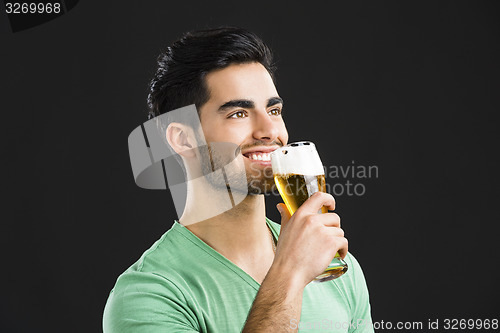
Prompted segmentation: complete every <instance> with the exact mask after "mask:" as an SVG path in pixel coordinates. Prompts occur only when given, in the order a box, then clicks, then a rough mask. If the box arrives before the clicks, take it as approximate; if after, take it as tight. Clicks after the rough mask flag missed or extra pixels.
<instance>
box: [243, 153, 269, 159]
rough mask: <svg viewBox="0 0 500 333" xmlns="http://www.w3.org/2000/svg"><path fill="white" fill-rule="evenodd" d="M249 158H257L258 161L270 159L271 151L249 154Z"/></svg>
mask: <svg viewBox="0 0 500 333" xmlns="http://www.w3.org/2000/svg"><path fill="white" fill-rule="evenodd" d="M248 158H249V159H251V160H257V161H270V160H271V154H269V153H257V154H249V155H248Z"/></svg>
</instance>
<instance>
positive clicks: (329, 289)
mask: <svg viewBox="0 0 500 333" xmlns="http://www.w3.org/2000/svg"><path fill="white" fill-rule="evenodd" d="M158 61H159V67H158V70H157V73H156V75H155V77H154V79H153V80H152V84H151V93H150V96H149V103H150V107H151V112H152V114H153V116H159V115H160V114H163V113H165V112H168V111H170V110H173V109H177V108H181V107H184V106H186V105H190V104H195V105H196V108H197V110H198V113H199V122H200V125H201V126H197V125H193V124H188V123H187V122H181V121H180V122H175V121H172V122H170V123H169V125H168V127H167V128H166V130H165V132H164V135H165V139H166V140H167V141H168V143H169V145H170V147H171V148H172V149H173V150H174V151H175V152H176V153H177V154H178V156H180V158H181V159H182V163H183V166H184V171H185V175H186V177H187V179H188V180H191V181H188V182H187V184H188V185H187V198H186V203H185V208H184V211H183V214H182V216H181V217H180V219H179V222H177V221H176V222H175V223H174V225H173V226H172V228H171V229H170V230H169V231H168V232H167V233H165V234H164V235H163V236H162V237H161V238H160V240H158V241H157V242H156V243H155V244H154V245H153V247H151V248H150V249H149V250H148V251H146V252H145V253H144V254H143V256H142V257H141V258H140V259H139V261H138V262H136V263H135V264H134V265H133V266H131V267H130V268H129V269H128V270H127V271H125V272H124V273H123V274H122V275H121V276H120V277H119V278H118V280H117V282H116V285H115V287H114V288H113V290H112V292H111V293H110V296H109V298H108V302H107V304H106V308H105V311H104V319H103V329H104V332H105V333H113V332H120V333H123V332H241V331H243V332H291V331H297V329H299V328H302V329H306V330H308V331H321V332H323V331H329V332H330V331H335V332H354V331H356V332H372V331H373V329H372V326H371V325H370V324H371V315H370V304H369V300H368V291H367V287H366V283H365V280H364V276H363V273H362V271H361V268H360V266H359V264H358V263H357V261H356V259H355V258H354V257H353V256H352V255H351V254H349V253H347V240H346V239H345V238H344V232H343V231H342V229H341V228H340V219H339V217H338V215H336V214H335V213H327V214H318V210H319V209H320V208H321V207H322V206H326V207H328V209H330V210H334V209H335V201H334V199H333V197H332V196H331V195H329V194H325V193H316V194H314V195H313V196H312V197H311V198H309V199H308V200H307V201H306V202H305V203H304V204H303V205H302V206H301V207H300V208H299V209H298V210H297V211H296V212H295V214H293V216H290V214H289V213H288V211H287V209H286V207H285V206H284V205H283V204H279V205H278V210H279V211H280V213H281V216H282V220H281V226H280V225H279V224H276V223H274V222H272V221H270V220H268V219H266V216H265V202H264V195H263V194H265V193H266V192H268V191H270V190H271V187H272V184H273V180H272V175H271V173H270V172H269V171H270V162H269V159H268V154H269V153H270V152H272V151H273V150H275V149H276V148H278V147H280V146H283V145H285V144H286V143H287V141H288V133H287V130H286V127H285V124H284V122H283V118H282V115H281V113H282V108H283V101H282V100H281V98H280V97H279V94H278V92H277V90H276V87H275V85H274V82H273V68H272V63H271V54H270V51H269V49H268V48H267V46H266V45H265V44H264V43H263V42H262V41H261V40H260V39H259V38H258V37H257V36H255V35H254V34H252V33H250V32H247V31H245V30H242V29H238V28H220V29H214V30H206V31H199V32H193V33H188V34H186V35H184V36H183V37H182V38H181V39H180V40H179V41H177V42H175V43H174V44H173V45H172V47H170V48H169V49H168V50H167V52H165V53H164V54H162V56H161V57H160V58H159V60H158ZM200 137H202V138H204V139H205V141H206V143H207V144H210V143H216V142H226V143H231V144H233V145H234V146H235V147H237V148H238V149H237V150H236V155H237V158H238V161H240V164H239V168H241V170H243V171H244V173H245V174H246V184H245V186H244V187H245V192H244V193H245V196H244V197H243V199H242V200H240V201H239V202H238V203H237V204H235V205H234V207H232V208H230V209H227V210H222V211H221V210H218V209H217V208H218V207H219V206H220V203H221V199H222V198H223V197H224V195H225V196H227V192H228V190H227V188H226V187H225V186H224V184H226V182H227V179H226V178H225V179H226V182H223V183H222V186H219V185H217V184H218V183H217V180H214V179H212V178H211V177H208V176H207V177H199V175H207V172H206V171H204V170H203V169H204V167H203V164H204V162H203V161H205V162H206V161H207V158H206V156H208V155H210V156H213V155H216V153H215V152H214V150H211V149H210V148H208V149H201V148H199V147H200V139H199V138H200ZM216 160H217V159H216ZM211 166H212V169H214V165H213V160H212V165H211ZM237 172H238V167H236V170H229V171H228V172H227V174H228V175H225V176H224V177H229V178H231V177H233V176H231V174H232V173H237ZM234 178H237V177H236V176H234ZM240 190H241V189H240ZM235 191H238V189H236V190H233V192H235ZM207 212H208V213H207ZM278 235H279V241H278V242H277V245H276V244H275V240H276V239H277V238H278ZM337 251H339V253H340V254H341V256H342V257H343V258H345V260H346V262H347V263H348V265H349V270H348V271H347V273H346V274H344V275H343V276H341V277H340V278H338V279H336V280H333V281H329V282H324V283H312V284H311V283H310V282H311V281H312V280H313V279H314V278H315V277H316V276H318V275H319V274H321V273H322V272H323V270H324V269H325V268H326V267H327V265H328V264H329V263H330V261H331V260H332V259H333V257H334V255H335V253H336V252H337Z"/></svg>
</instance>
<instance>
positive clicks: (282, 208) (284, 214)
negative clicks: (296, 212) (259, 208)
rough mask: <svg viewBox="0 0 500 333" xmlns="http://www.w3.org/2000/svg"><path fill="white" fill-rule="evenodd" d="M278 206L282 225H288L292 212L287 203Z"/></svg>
mask: <svg viewBox="0 0 500 333" xmlns="http://www.w3.org/2000/svg"><path fill="white" fill-rule="evenodd" d="M276 208H277V209H278V211H279V212H280V215H281V226H282V227H283V226H284V225H286V224H287V223H288V220H290V218H291V217H292V215H291V214H290V212H289V211H288V208H287V207H286V205H285V204H284V203H279V204H277V205H276Z"/></svg>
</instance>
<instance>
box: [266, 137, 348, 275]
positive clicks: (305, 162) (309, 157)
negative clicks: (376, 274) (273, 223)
mask: <svg viewBox="0 0 500 333" xmlns="http://www.w3.org/2000/svg"><path fill="white" fill-rule="evenodd" d="M271 164H272V167H273V176H274V182H275V183H276V186H277V187H278V191H279V192H280V195H281V198H282V199H283V201H284V202H285V205H286V207H287V208H288V211H289V212H290V214H293V213H295V211H296V210H297V209H298V208H299V207H300V206H301V205H302V204H303V203H304V202H305V201H306V200H307V199H308V198H309V197H310V196H311V195H313V194H314V193H316V192H318V191H321V192H326V183H325V171H324V169H323V164H322V163H321V160H320V158H319V155H318V152H317V151H316V146H315V145H314V143H312V142H309V141H301V142H294V143H290V144H288V145H286V146H283V147H281V148H278V149H276V150H275V151H273V152H272V153H271ZM318 213H328V209H327V208H326V207H322V208H321V209H320V211H318ZM345 272H347V263H346V262H345V261H344V260H342V258H341V257H340V255H339V254H338V253H337V254H336V255H335V257H334V258H333V260H332V262H331V263H330V264H329V265H328V267H327V268H326V269H325V271H324V272H323V273H322V274H320V275H318V276H317V277H316V278H315V279H314V280H313V282H325V281H330V280H333V279H336V278H338V277H339V276H341V275H342V274H344V273H345Z"/></svg>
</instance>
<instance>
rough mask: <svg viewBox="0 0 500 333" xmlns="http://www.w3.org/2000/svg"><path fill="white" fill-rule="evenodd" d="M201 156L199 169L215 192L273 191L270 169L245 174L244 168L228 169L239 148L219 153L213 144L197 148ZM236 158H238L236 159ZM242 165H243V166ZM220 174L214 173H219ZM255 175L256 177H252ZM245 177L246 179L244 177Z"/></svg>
mask: <svg viewBox="0 0 500 333" xmlns="http://www.w3.org/2000/svg"><path fill="white" fill-rule="evenodd" d="M198 148H199V151H200V155H201V169H202V173H203V176H204V177H205V179H206V180H207V182H208V183H209V184H210V185H212V187H213V188H214V189H216V190H220V191H229V192H231V191H237V192H240V193H241V192H246V193H248V194H249V195H260V194H268V193H272V192H273V190H274V189H275V184H274V178H273V172H272V168H271V167H268V168H265V169H264V170H261V169H252V170H251V171H250V172H247V170H245V168H242V169H235V168H228V167H227V165H228V164H229V163H230V162H231V161H232V159H234V158H233V156H238V155H239V154H240V148H239V147H234V148H235V149H234V150H233V151H227V150H226V149H222V150H224V152H221V151H220V149H217V148H215V147H213V144H212V145H211V144H210V143H209V144H208V145H206V146H205V145H203V146H199V147H198ZM236 158H238V157H236ZM243 165H244V164H243ZM219 170H220V172H216V171H219ZM254 174H256V175H254ZM243 175H245V176H246V177H244V176H243Z"/></svg>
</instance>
